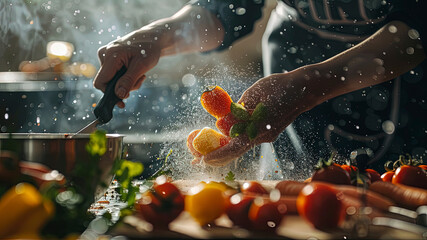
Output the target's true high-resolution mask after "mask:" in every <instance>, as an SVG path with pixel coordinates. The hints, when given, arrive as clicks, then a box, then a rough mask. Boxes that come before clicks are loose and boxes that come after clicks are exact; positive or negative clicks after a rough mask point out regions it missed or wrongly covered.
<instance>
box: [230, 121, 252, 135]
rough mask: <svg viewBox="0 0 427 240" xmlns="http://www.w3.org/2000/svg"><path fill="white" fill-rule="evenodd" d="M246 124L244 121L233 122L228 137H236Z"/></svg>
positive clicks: (242, 131)
mask: <svg viewBox="0 0 427 240" xmlns="http://www.w3.org/2000/svg"><path fill="white" fill-rule="evenodd" d="M247 125H248V124H247V123H245V122H240V123H235V124H234V125H233V126H231V128H230V137H231V138H235V137H238V136H239V135H240V134H243V133H244V132H245V129H246V126H247Z"/></svg>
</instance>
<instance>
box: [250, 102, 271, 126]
mask: <svg viewBox="0 0 427 240" xmlns="http://www.w3.org/2000/svg"><path fill="white" fill-rule="evenodd" d="M267 114H268V112H267V107H265V106H264V103H262V102H260V103H258V104H257V105H256V107H255V110H254V112H253V113H252V116H251V118H250V120H251V121H254V122H256V123H258V122H261V121H263V120H264V119H265V118H266V117H267Z"/></svg>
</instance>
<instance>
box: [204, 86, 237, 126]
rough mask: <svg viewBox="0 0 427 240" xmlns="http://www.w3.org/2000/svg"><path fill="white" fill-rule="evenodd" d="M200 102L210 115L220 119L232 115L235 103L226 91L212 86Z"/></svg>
mask: <svg viewBox="0 0 427 240" xmlns="http://www.w3.org/2000/svg"><path fill="white" fill-rule="evenodd" d="M200 102H201V104H202V106H203V108H204V109H205V110H206V111H207V112H208V113H210V114H211V115H212V116H214V117H216V118H220V117H223V116H225V115H227V114H228V113H230V111H231V110H230V108H231V103H232V102H233V101H232V100H231V97H230V95H228V93H227V92H226V91H225V90H224V89H222V88H221V87H219V86H212V87H209V88H208V89H207V90H206V91H205V92H203V93H202V95H201V96H200Z"/></svg>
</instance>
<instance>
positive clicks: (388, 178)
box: [381, 171, 395, 182]
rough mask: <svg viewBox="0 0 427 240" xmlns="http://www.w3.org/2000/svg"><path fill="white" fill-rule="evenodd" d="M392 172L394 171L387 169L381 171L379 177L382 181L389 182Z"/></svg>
mask: <svg viewBox="0 0 427 240" xmlns="http://www.w3.org/2000/svg"><path fill="white" fill-rule="evenodd" d="M394 172H395V171H387V172H385V173H383V174H382V175H381V179H382V180H383V181H384V182H391V179H392V178H393V176H394Z"/></svg>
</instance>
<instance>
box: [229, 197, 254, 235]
mask: <svg viewBox="0 0 427 240" xmlns="http://www.w3.org/2000/svg"><path fill="white" fill-rule="evenodd" d="M254 199H255V196H248V195H244V194H241V193H238V194H234V195H233V196H231V198H230V203H229V205H228V207H227V210H226V213H227V216H228V218H230V220H231V221H232V222H233V223H234V225H236V226H239V227H243V228H246V229H250V228H251V226H252V222H251V221H250V220H249V217H248V213H249V208H250V207H251V205H252V202H253V201H254Z"/></svg>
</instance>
